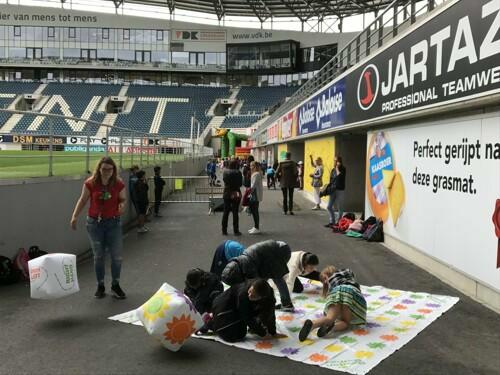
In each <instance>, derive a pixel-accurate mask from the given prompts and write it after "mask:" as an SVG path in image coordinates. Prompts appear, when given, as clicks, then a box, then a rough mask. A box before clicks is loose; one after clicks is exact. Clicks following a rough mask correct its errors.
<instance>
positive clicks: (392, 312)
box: [384, 310, 399, 316]
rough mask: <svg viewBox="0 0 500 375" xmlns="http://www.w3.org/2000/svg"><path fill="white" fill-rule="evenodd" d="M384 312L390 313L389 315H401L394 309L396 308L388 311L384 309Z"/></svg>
mask: <svg viewBox="0 0 500 375" xmlns="http://www.w3.org/2000/svg"><path fill="white" fill-rule="evenodd" d="M384 314H389V315H394V316H395V315H399V313H398V312H397V311H394V310H388V311H384Z"/></svg>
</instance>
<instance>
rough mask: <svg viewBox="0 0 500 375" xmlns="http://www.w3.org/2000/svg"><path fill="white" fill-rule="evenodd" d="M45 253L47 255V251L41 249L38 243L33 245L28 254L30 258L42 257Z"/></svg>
mask: <svg viewBox="0 0 500 375" xmlns="http://www.w3.org/2000/svg"><path fill="white" fill-rule="evenodd" d="M43 255H47V252H46V251H43V250H40V248H39V247H38V246H36V245H33V246H31V247H30V248H29V250H28V256H29V257H30V260H31V259H35V258H38V257H41V256H43Z"/></svg>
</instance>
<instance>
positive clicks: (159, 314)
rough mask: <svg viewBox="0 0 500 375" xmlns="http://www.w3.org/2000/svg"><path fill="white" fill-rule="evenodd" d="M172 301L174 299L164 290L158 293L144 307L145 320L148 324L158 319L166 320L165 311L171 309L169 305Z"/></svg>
mask: <svg viewBox="0 0 500 375" xmlns="http://www.w3.org/2000/svg"><path fill="white" fill-rule="evenodd" d="M171 299H172V297H171V296H169V295H168V294H165V292H164V291H163V290H159V291H158V292H156V293H155V295H154V296H153V297H151V298H150V299H149V300H148V301H147V302H146V303H145V304H144V305H142V312H143V314H144V319H146V320H147V321H148V322H154V321H155V320H156V319H159V318H164V317H165V311H167V310H168V309H169V305H168V303H169V302H170V300H171Z"/></svg>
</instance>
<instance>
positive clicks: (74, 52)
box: [63, 48, 80, 59]
mask: <svg viewBox="0 0 500 375" xmlns="http://www.w3.org/2000/svg"><path fill="white" fill-rule="evenodd" d="M63 57H64V58H69V59H74V58H80V49H79V48H65V49H64V50H63Z"/></svg>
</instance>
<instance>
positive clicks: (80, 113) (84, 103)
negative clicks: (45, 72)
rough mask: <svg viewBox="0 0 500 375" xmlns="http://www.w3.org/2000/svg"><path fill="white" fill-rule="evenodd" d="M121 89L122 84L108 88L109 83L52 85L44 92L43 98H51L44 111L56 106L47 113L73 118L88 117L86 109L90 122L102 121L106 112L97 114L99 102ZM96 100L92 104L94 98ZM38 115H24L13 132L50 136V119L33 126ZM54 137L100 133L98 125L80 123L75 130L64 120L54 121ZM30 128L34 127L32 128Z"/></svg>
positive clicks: (40, 120)
mask: <svg viewBox="0 0 500 375" xmlns="http://www.w3.org/2000/svg"><path fill="white" fill-rule="evenodd" d="M120 88H121V86H119V85H107V84H85V83H50V84H48V85H47V87H46V88H45V89H44V90H43V92H42V95H44V96H49V95H50V99H49V101H48V102H47V103H46V104H45V106H44V108H48V106H50V105H53V107H52V108H51V109H50V110H49V111H48V112H47V111H45V110H42V112H45V113H53V114H60V115H68V114H69V113H70V114H72V115H73V116H74V117H86V113H85V112H86V109H87V107H89V105H90V107H89V109H90V110H91V114H90V117H88V119H89V120H93V121H98V122H102V120H103V119H104V116H105V115H106V114H105V113H104V112H101V113H97V112H96V111H95V109H97V106H98V104H99V103H100V101H101V100H102V99H103V98H105V97H107V96H111V95H117V94H118V92H119V91H120ZM94 97H96V98H95V99H94V101H93V102H92V99H93V98H94ZM36 117H37V116H31V115H25V116H23V118H22V119H21V120H20V121H19V122H18V124H17V125H16V126H15V127H14V128H13V129H12V132H13V133H25V134H37V133H38V134H48V133H49V126H50V124H49V120H48V119H47V118H42V117H39V120H38V121H39V122H40V123H39V124H37V126H36V127H34V126H33V125H32V124H33V121H34V120H35V118H36ZM53 125H54V134H60V135H92V136H93V135H95V133H96V132H97V129H98V126H97V125H90V126H87V125H86V124H83V123H81V124H80V125H79V126H77V129H75V127H71V126H70V124H68V122H67V121H65V120H63V119H54V120H53ZM30 126H31V128H30Z"/></svg>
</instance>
